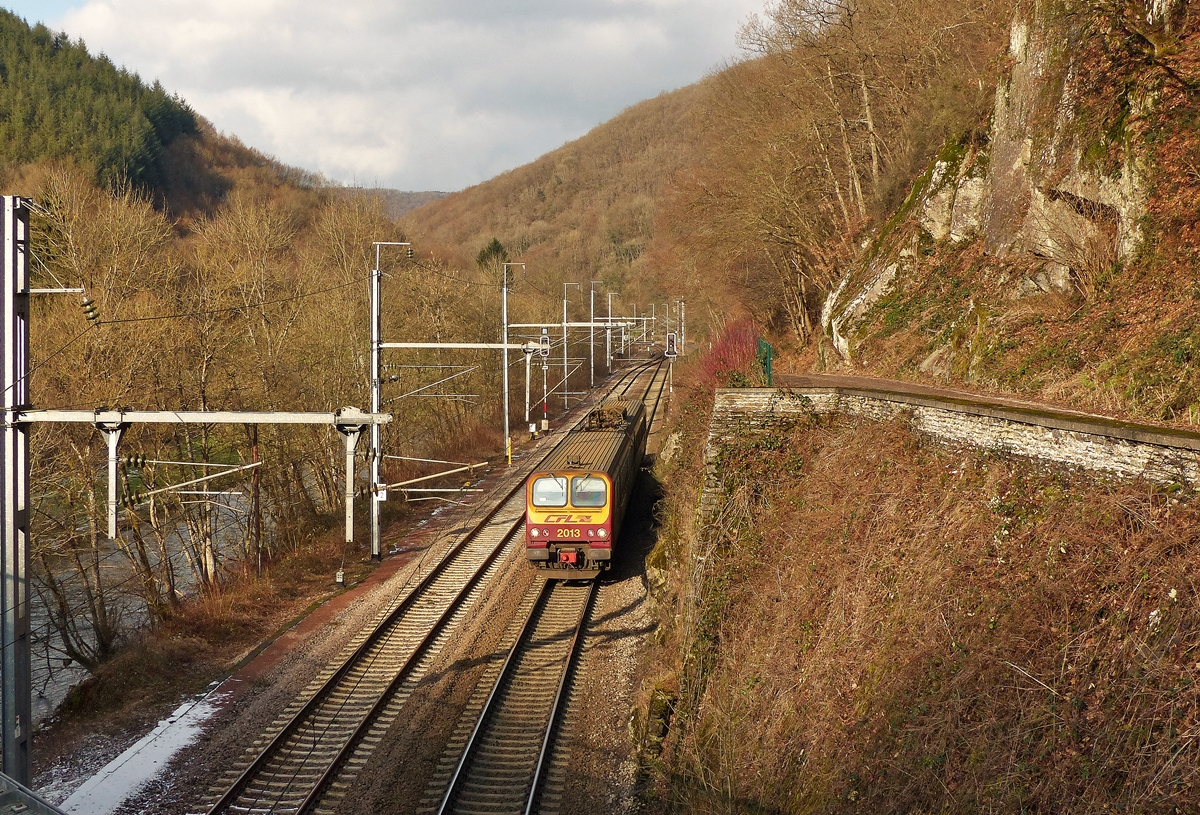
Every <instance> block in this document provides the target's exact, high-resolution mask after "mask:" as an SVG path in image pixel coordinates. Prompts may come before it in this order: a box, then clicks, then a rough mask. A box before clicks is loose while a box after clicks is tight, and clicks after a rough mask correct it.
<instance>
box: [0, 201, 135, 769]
mask: <svg viewBox="0 0 1200 815" xmlns="http://www.w3.org/2000/svg"><path fill="white" fill-rule="evenodd" d="M3 218H4V224H3V226H2V227H0V229H2V230H3V232H4V239H3V245H4V250H3V251H4V260H3V264H4V282H3V284H2V287H0V307H2V309H3V316H2V317H0V322H2V323H3V332H4V335H3V337H4V340H3V342H2V343H0V355H2V356H0V366H2V367H3V370H4V377H3V378H4V382H3V388H4V392H3V393H2V394H0V404H3V407H4V422H3V424H4V428H3V431H2V435H3V437H4V442H3V457H2V458H0V469H2V471H0V490H2V491H3V493H4V495H3V498H4V500H3V507H0V518H2V519H3V529H2V530H0V560H2V561H3V578H2V579H0V684H2V690H0V753H2V754H3V759H2V766H0V769H2V770H3V771H4V774H5V775H7V776H8V777H9V778H12V779H15V780H16V781H18V782H19V783H21V784H24V785H26V786H28V785H29V782H30V775H31V757H30V747H31V737H32V735H33V719H32V707H33V706H32V693H31V686H32V684H33V682H32V668H31V665H30V655H29V577H28V576H29V515H30V511H29V437H28V435H27V433H26V425H24V424H18V423H17V422H15V421H13V419H14V418H15V417H14V413H15V411H16V410H18V409H20V408H26V407H28V403H29V266H28V262H29V206H28V203H27V202H26V201H25V200H24V199H23V198H18V197H16V196H11V195H6V196H4V199H3ZM114 481H115V479H114Z"/></svg>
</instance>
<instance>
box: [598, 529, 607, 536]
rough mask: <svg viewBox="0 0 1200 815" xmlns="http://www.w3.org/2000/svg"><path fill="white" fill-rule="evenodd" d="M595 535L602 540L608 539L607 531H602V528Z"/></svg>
mask: <svg viewBox="0 0 1200 815" xmlns="http://www.w3.org/2000/svg"><path fill="white" fill-rule="evenodd" d="M596 534H598V535H599V536H600V537H602V538H607V537H608V530H607V529H603V528H602V529H601V530H600V531H599V532H597V533H596Z"/></svg>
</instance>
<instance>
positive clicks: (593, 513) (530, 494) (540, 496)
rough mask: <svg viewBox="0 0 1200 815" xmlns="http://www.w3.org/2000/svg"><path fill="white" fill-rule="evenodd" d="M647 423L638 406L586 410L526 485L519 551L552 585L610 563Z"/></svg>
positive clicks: (625, 403) (595, 573) (624, 403)
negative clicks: (554, 581)
mask: <svg viewBox="0 0 1200 815" xmlns="http://www.w3.org/2000/svg"><path fill="white" fill-rule="evenodd" d="M648 435H649V422H648V420H647V417H646V406H645V404H643V403H642V402H641V401H639V400H613V401H610V402H606V403H604V404H602V405H600V406H598V407H596V408H593V409H592V410H591V411H590V412H589V413H588V415H587V416H586V417H584V419H583V421H582V422H580V424H579V426H578V427H576V428H575V429H573V430H572V431H571V432H570V433H568V434H567V436H566V438H565V439H564V440H563V442H562V444H560V445H559V446H558V447H557V448H555V450H554V451H553V452H552V453H551V454H550V455H549V456H547V457H546V460H545V461H544V462H542V464H541V465H540V466H539V468H538V469H537V470H536V471H534V472H533V473H531V474H530V476H529V479H528V480H527V481H526V484H525V552H526V554H527V555H528V557H529V562H530V563H532V564H533V566H534V567H535V568H537V569H538V570H540V571H542V572H544V573H545V574H546V576H547V577H548V578H550V579H554V580H589V579H593V578H596V577H599V576H600V574H601V572H604V571H605V570H607V569H608V568H609V566H610V565H611V563H612V557H613V551H614V546H615V544H616V543H617V541H618V540H619V539H620V535H621V524H622V521H624V519H625V510H626V509H627V508H628V507H629V498H630V496H631V495H632V493H633V485H634V482H635V481H637V476H638V470H639V469H640V468H641V465H642V458H643V457H644V456H645V453H646V437H647V436H648Z"/></svg>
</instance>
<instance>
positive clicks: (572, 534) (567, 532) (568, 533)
mask: <svg viewBox="0 0 1200 815" xmlns="http://www.w3.org/2000/svg"><path fill="white" fill-rule="evenodd" d="M556 531H557V532H558V537H560V538H578V537H579V536H580V532H579V530H578V529H559V530H556Z"/></svg>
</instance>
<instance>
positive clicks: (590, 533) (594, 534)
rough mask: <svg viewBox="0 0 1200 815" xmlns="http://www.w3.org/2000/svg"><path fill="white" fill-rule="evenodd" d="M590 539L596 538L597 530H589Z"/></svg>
mask: <svg viewBox="0 0 1200 815" xmlns="http://www.w3.org/2000/svg"><path fill="white" fill-rule="evenodd" d="M588 537H589V538H594V537H596V530H595V529H589V530H588Z"/></svg>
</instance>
